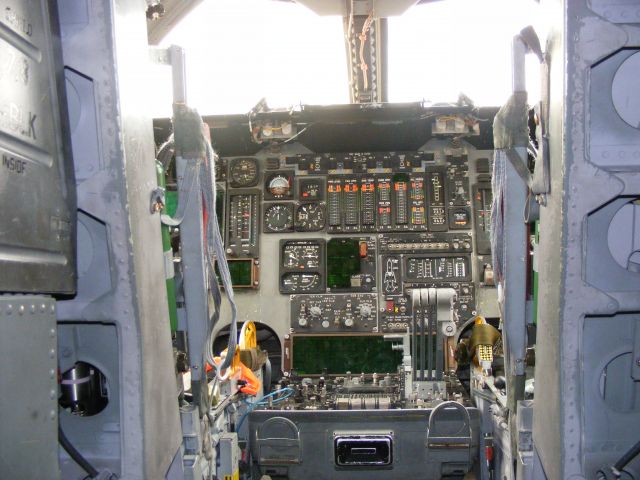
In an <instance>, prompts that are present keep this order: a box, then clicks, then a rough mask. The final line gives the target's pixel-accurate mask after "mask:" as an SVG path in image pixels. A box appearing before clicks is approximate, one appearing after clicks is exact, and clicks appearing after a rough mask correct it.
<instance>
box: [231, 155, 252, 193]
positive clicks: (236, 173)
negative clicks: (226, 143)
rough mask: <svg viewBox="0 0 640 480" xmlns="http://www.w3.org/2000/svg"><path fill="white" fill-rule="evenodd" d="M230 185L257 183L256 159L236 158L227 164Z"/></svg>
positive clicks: (245, 185)
mask: <svg viewBox="0 0 640 480" xmlns="http://www.w3.org/2000/svg"><path fill="white" fill-rule="evenodd" d="M229 182H230V183H231V186H232V187H251V186H253V185H255V184H256V183H258V161H257V160H256V159H255V158H237V159H235V160H233V161H232V162H231V164H230V165H229Z"/></svg>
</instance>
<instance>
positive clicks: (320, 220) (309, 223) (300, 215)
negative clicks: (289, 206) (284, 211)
mask: <svg viewBox="0 0 640 480" xmlns="http://www.w3.org/2000/svg"><path fill="white" fill-rule="evenodd" d="M323 228H324V207H323V206H322V204H320V203H317V202H313V203H303V204H302V205H298V208H297V209H296V229H297V230H299V231H301V232H317V231H318V230H322V229H323Z"/></svg>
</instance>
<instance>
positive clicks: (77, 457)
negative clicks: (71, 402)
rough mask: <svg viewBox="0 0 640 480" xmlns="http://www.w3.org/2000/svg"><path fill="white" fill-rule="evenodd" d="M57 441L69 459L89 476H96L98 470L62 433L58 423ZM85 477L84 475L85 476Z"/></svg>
mask: <svg viewBox="0 0 640 480" xmlns="http://www.w3.org/2000/svg"><path fill="white" fill-rule="evenodd" d="M58 441H59V442H60V445H61V446H62V448H64V450H65V452H67V453H68V454H69V456H70V457H71V459H72V460H73V461H74V462H76V463H77V464H78V465H79V466H80V467H81V468H82V469H83V470H84V471H85V472H87V473H88V474H89V478H96V477H97V476H98V475H99V474H100V472H98V470H96V469H95V467H94V466H93V465H91V463H89V461H88V460H87V459H86V458H84V457H83V456H82V454H81V453H80V452H79V451H78V450H77V449H76V447H74V446H73V444H72V443H71V442H70V441H69V439H68V438H67V436H66V435H65V434H64V431H63V430H62V427H61V426H60V425H58ZM85 478H86V477H85Z"/></svg>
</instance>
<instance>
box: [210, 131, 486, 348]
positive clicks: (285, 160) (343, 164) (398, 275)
mask: <svg viewBox="0 0 640 480" xmlns="http://www.w3.org/2000/svg"><path fill="white" fill-rule="evenodd" d="M300 150H305V149H302V148H299V146H296V144H295V143H294V144H292V145H287V148H284V149H280V151H279V152H277V153H278V154H277V155H274V152H273V149H265V151H264V152H258V153H256V154H254V155H253V156H250V157H248V156H240V157H228V158H225V157H223V158H222V159H221V160H220V162H221V168H220V171H221V172H222V174H221V177H222V178H218V180H219V181H220V180H223V182H220V186H221V187H223V189H224V191H225V192H226V197H225V211H226V216H225V224H224V225H223V228H224V230H225V232H226V235H225V238H226V241H227V245H226V248H227V250H226V251H227V256H228V258H229V259H232V260H236V261H240V262H242V261H246V262H250V263H251V264H252V265H258V266H259V268H260V275H259V279H260V280H259V282H254V284H253V285H252V288H250V289H244V290H243V291H242V292H239V294H240V295H242V302H243V305H248V306H249V308H248V309H246V310H245V311H246V312H247V313H246V316H247V318H246V319H252V320H253V319H256V320H260V319H263V321H264V319H267V323H268V326H269V327H270V328H272V329H273V330H275V331H276V332H277V333H278V334H280V336H281V337H282V338H284V337H285V336H287V335H291V334H304V335H316V334H317V335H323V334H324V335H327V334H330V335H335V334H345V335H349V334H388V333H403V332H407V331H408V330H410V329H411V328H412V321H411V320H412V302H411V291H412V289H416V288H432V287H436V288H452V289H453V290H455V292H456V297H455V322H456V324H457V326H458V328H460V327H462V326H463V325H464V324H465V323H466V322H468V321H469V320H470V319H472V318H473V316H474V315H475V314H476V313H477V312H478V308H477V307H478V294H479V293H480V294H481V296H482V297H483V298H485V299H486V298H487V297H491V296H493V297H495V290H494V289H493V287H492V285H491V281H490V280H492V277H491V278H488V277H487V281H486V282H485V281H484V280H485V274H486V273H487V272H485V270H486V269H487V268H489V269H490V265H491V260H490V258H489V256H488V255H489V254H490V248H489V245H488V228H489V218H488V215H489V211H490V204H491V201H492V199H491V196H490V195H491V189H490V183H489V182H490V176H489V169H490V162H489V158H490V157H491V154H492V152H491V151H490V150H484V151H483V150H477V149H475V148H474V147H472V146H471V145H469V144H464V143H462V144H458V145H454V146H453V147H452V145H451V142H449V141H448V140H433V141H431V142H429V143H427V144H426V145H425V146H424V147H422V148H421V149H420V150H417V151H406V152H347V153H308V152H304V153H302V152H300ZM489 273H491V272H489ZM485 303H487V304H488V303H490V302H485ZM241 315H242V312H241Z"/></svg>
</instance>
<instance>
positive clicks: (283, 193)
mask: <svg viewBox="0 0 640 480" xmlns="http://www.w3.org/2000/svg"><path fill="white" fill-rule="evenodd" d="M292 181H293V180H292V177H291V176H290V175H289V174H287V173H286V172H281V173H274V174H273V175H271V176H270V177H269V178H268V180H267V181H266V187H267V191H268V192H269V193H270V194H271V195H272V196H273V197H274V198H285V197H290V196H291V194H292V191H291V182H292Z"/></svg>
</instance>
